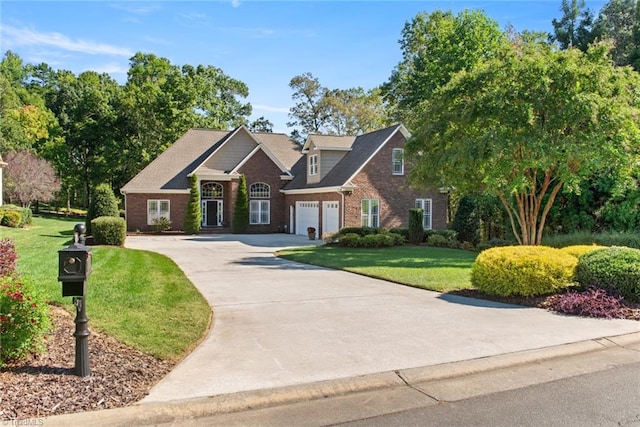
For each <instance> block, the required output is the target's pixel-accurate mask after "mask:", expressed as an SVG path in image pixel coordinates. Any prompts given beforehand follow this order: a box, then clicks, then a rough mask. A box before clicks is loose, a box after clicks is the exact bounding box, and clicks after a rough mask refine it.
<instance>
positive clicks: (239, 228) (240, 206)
mask: <svg viewBox="0 0 640 427" xmlns="http://www.w3.org/2000/svg"><path fill="white" fill-rule="evenodd" d="M231 227H232V231H233V232H234V233H246V232H247V230H248V229H249V193H248V192H247V179H246V178H245V176H244V175H240V183H239V185H238V197H236V206H235V210H234V212H233V223H232V224H231Z"/></svg>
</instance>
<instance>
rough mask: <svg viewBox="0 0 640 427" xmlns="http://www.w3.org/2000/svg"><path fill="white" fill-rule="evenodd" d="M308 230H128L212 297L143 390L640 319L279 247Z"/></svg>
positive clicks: (440, 356)
mask: <svg viewBox="0 0 640 427" xmlns="http://www.w3.org/2000/svg"><path fill="white" fill-rule="evenodd" d="M318 243H320V242H317V241H315V242H311V241H309V240H308V239H307V238H306V237H303V236H292V235H285V234H275V235H243V236H238V235H210V236H179V237H176V236H129V237H127V243H126V246H127V247H129V248H136V249H144V250H150V251H154V252H159V253H162V254H165V255H167V256H169V257H170V258H172V259H173V260H174V261H175V262H176V263H177V264H178V265H179V266H180V267H181V268H182V269H183V270H184V272H185V273H186V275H187V276H188V277H189V279H190V280H191V281H192V282H193V283H194V284H195V286H196V287H197V288H198V289H199V290H200V292H201V293H202V294H203V295H204V297H205V298H206V299H207V301H208V302H209V304H210V305H211V307H212V309H213V312H214V324H213V326H212V328H211V330H210V332H209V335H208V336H207V337H206V339H205V340H204V341H203V342H202V343H201V344H200V346H199V347H198V348H196V349H195V350H194V351H193V352H192V353H191V354H190V355H189V356H188V357H187V358H185V359H184V360H183V361H182V362H181V363H180V364H178V366H176V367H175V369H174V370H173V371H172V372H171V373H170V374H169V375H168V376H167V377H165V378H164V379H163V380H162V381H161V382H160V383H158V384H157V385H156V386H155V387H154V388H153V389H152V390H151V392H150V394H149V395H148V396H147V397H146V398H145V399H144V400H143V401H142V402H141V403H143V404H145V403H151V402H168V401H175V400H182V399H193V398H198V397H206V396H215V395H221V394H227V393H235V392H243V391H249V390H260V389H267V388H275V387H283V386H295V385H300V384H306V383H310V382H317V381H325V380H335V379H343V378H350V377H354V376H361V375H370V374H375V373H381V372H391V371H394V370H406V369H410V368H416V367H425V366H434V365H439V364H443V363H447V362H457V361H464V360H472V359H478V358H483V357H487V356H495V355H501V354H508V353H514V352H520V351H526V350H532V349H540V348H547V347H552V346H558V345H561V344H567V343H574V342H579V341H586V340H592V339H597V338H600V337H607V336H616V335H621V334H627V333H632V332H639V331H640V322H637V321H627V320H603V319H586V318H578V317H565V316H560V315H556V314H553V313H550V312H547V311H545V310H541V309H535V308H524V307H519V306H512V305H506V304H500V303H492V302H486V301H480V300H473V299H469V298H463V297H454V296H447V295H442V294H439V293H436V292H428V291H423V290H419V289H414V288H409V287H405V286H400V285H397V284H392V283H388V282H385V281H382V280H376V279H371V278H367V277H363V276H359V275H355V274H350V273H345V272H341V271H334V270H329V269H325V268H318V267H313V266H308V265H302V264H298V263H293V262H290V261H286V260H282V259H279V258H276V257H274V255H273V253H274V251H275V250H277V249H279V248H284V247H292V246H303V245H308V244H318Z"/></svg>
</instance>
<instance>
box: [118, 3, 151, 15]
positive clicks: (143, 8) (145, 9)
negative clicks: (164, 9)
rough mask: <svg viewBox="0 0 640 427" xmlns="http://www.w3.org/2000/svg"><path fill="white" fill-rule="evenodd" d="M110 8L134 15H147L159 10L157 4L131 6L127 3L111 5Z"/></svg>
mask: <svg viewBox="0 0 640 427" xmlns="http://www.w3.org/2000/svg"><path fill="white" fill-rule="evenodd" d="M111 7H112V8H113V9H116V10H123V11H125V12H127V13H133V14H135V15H147V14H149V13H151V12H154V11H156V10H159V9H161V7H160V5H159V4H145V5H141V4H138V5H132V4H127V3H112V4H111Z"/></svg>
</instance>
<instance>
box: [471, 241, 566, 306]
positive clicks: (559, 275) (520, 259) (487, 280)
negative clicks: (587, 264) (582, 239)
mask: <svg viewBox="0 0 640 427" xmlns="http://www.w3.org/2000/svg"><path fill="white" fill-rule="evenodd" d="M577 264H578V259H577V258H576V257H575V256H573V255H570V254H568V253H565V252H562V251H561V250H560V249H555V248H550V247H546V246H504V247H496V248H491V249H487V250H486V251H483V252H481V253H480V254H479V255H478V257H477V258H476V262H475V263H474V264H473V267H472V269H471V284H472V285H473V286H474V287H476V288H477V289H479V290H480V291H482V292H485V293H487V294H490V295H498V296H511V295H520V296H539V295H546V294H550V293H554V292H557V291H559V290H561V289H565V288H567V287H569V286H570V285H571V284H572V279H573V275H574V271H575V268H576V265H577Z"/></svg>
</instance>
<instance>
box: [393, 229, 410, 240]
mask: <svg viewBox="0 0 640 427" xmlns="http://www.w3.org/2000/svg"><path fill="white" fill-rule="evenodd" d="M389 232H390V233H394V234H399V235H401V236H402V237H404V240H405V241H408V240H409V228H408V227H394V228H392V229H390V230H389Z"/></svg>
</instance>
